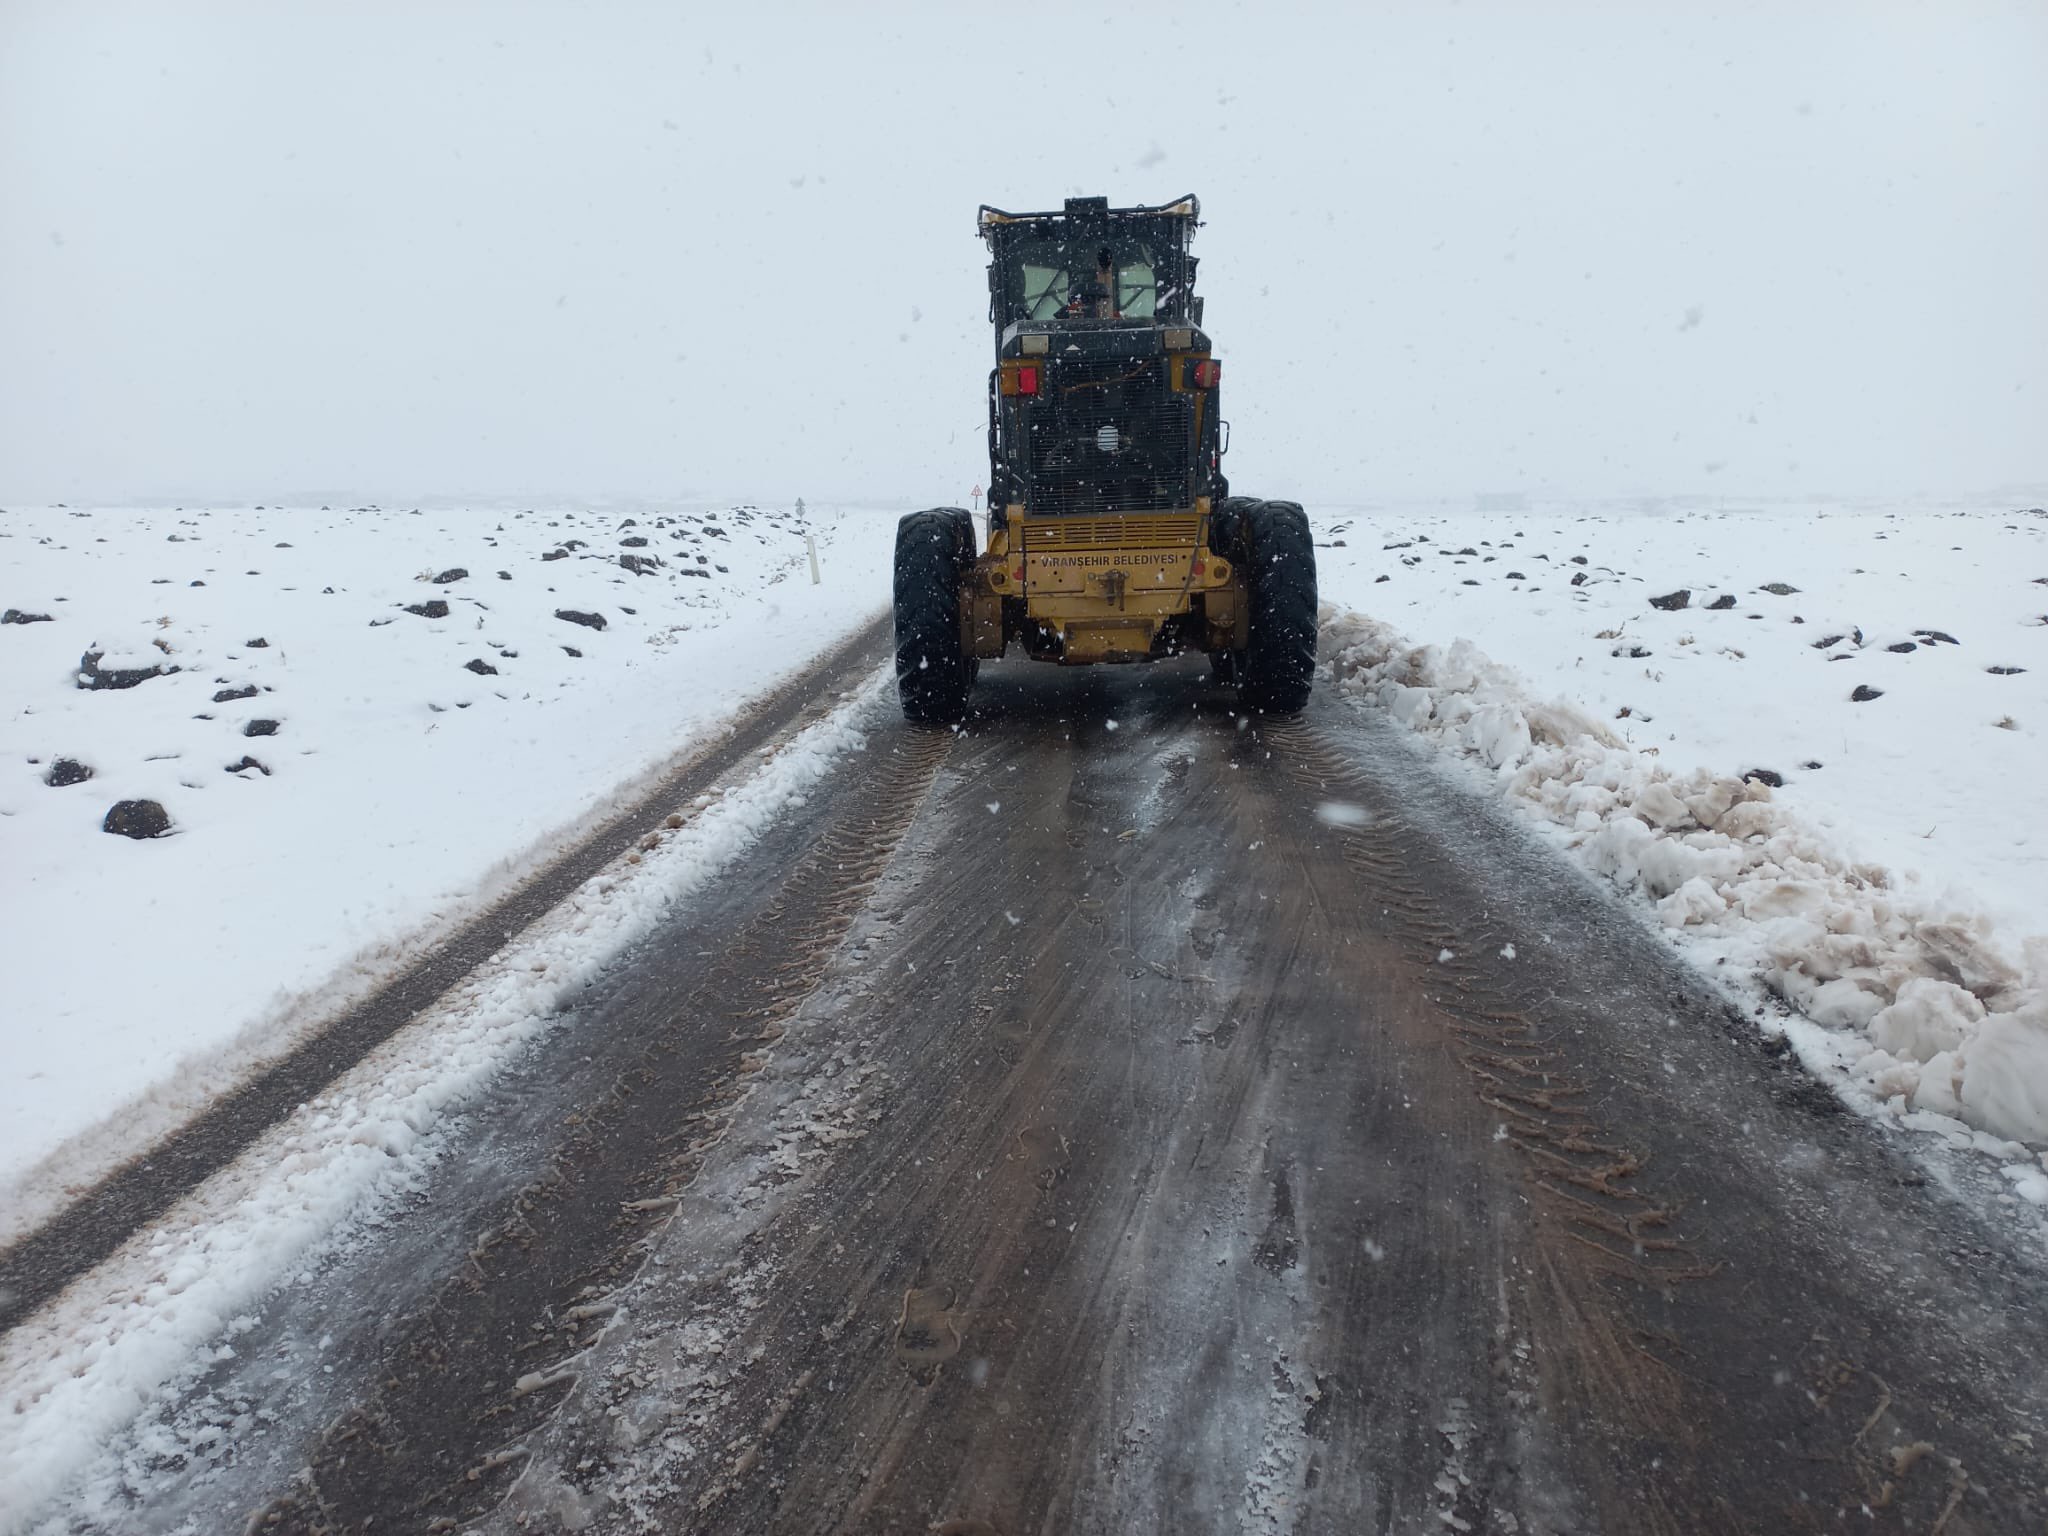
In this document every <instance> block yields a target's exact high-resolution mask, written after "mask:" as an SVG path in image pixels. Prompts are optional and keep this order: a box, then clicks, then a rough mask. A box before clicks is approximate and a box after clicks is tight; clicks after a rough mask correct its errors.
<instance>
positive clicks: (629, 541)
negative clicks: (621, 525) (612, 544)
mask: <svg viewBox="0 0 2048 1536" xmlns="http://www.w3.org/2000/svg"><path fill="white" fill-rule="evenodd" d="M619 543H620V545H621V546H623V547H624V548H626V549H645V548H646V547H647V541H646V540H645V539H643V538H641V537H640V535H639V534H637V533H635V534H629V535H627V536H626V537H625V538H623V539H621V540H619Z"/></svg>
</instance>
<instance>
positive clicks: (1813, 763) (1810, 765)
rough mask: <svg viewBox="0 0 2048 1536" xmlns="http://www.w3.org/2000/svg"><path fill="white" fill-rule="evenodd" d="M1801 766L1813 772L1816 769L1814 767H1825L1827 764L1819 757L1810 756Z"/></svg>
mask: <svg viewBox="0 0 2048 1536" xmlns="http://www.w3.org/2000/svg"><path fill="white" fill-rule="evenodd" d="M1799 766H1800V767H1802V768H1804V769H1805V770H1806V771H1807V772H1808V773H1811V772H1813V771H1814V769H1816V768H1820V767H1823V766H1825V765H1824V764H1823V763H1822V762H1821V760H1820V759H1819V758H1817V757H1809V758H1808V759H1807V760H1806V761H1805V762H1803V763H1801V764H1800V765H1799Z"/></svg>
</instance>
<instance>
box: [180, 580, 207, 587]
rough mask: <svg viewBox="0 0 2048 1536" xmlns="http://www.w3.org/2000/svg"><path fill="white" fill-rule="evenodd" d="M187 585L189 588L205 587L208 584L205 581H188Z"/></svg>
mask: <svg viewBox="0 0 2048 1536" xmlns="http://www.w3.org/2000/svg"><path fill="white" fill-rule="evenodd" d="M185 585H186V586H188V587H203V586H205V585H206V583H205V582H203V581H188V582H186V583H185Z"/></svg>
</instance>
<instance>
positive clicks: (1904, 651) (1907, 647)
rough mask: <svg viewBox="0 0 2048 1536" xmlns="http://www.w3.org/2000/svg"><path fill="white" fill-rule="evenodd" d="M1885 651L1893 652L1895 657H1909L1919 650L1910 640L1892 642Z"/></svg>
mask: <svg viewBox="0 0 2048 1536" xmlns="http://www.w3.org/2000/svg"><path fill="white" fill-rule="evenodd" d="M1885 649H1886V650H1888V651H1891V652H1893V653H1894V654H1896V655H1899V656H1906V655H1910V654H1911V653H1912V652H1914V651H1917V650H1919V649H1920V647H1919V646H1917V645H1915V644H1914V643H1913V642H1912V641H1910V640H1894V641H1893V642H1892V643H1891V644H1890V645H1888V646H1886V647H1885Z"/></svg>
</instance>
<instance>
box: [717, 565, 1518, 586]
mask: <svg viewBox="0 0 2048 1536" xmlns="http://www.w3.org/2000/svg"><path fill="white" fill-rule="evenodd" d="M719 569H720V570H721V571H722V570H724V569H725V567H724V566H722V565H721V566H720V567H719ZM1459 585H1460V586H1466V587H1476V586H1478V585H1479V583H1478V582H1476V581H1474V580H1473V579H1472V578H1471V577H1470V576H1467V577H1466V578H1465V579H1464V580H1463V581H1462V582H1460V583H1459Z"/></svg>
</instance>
